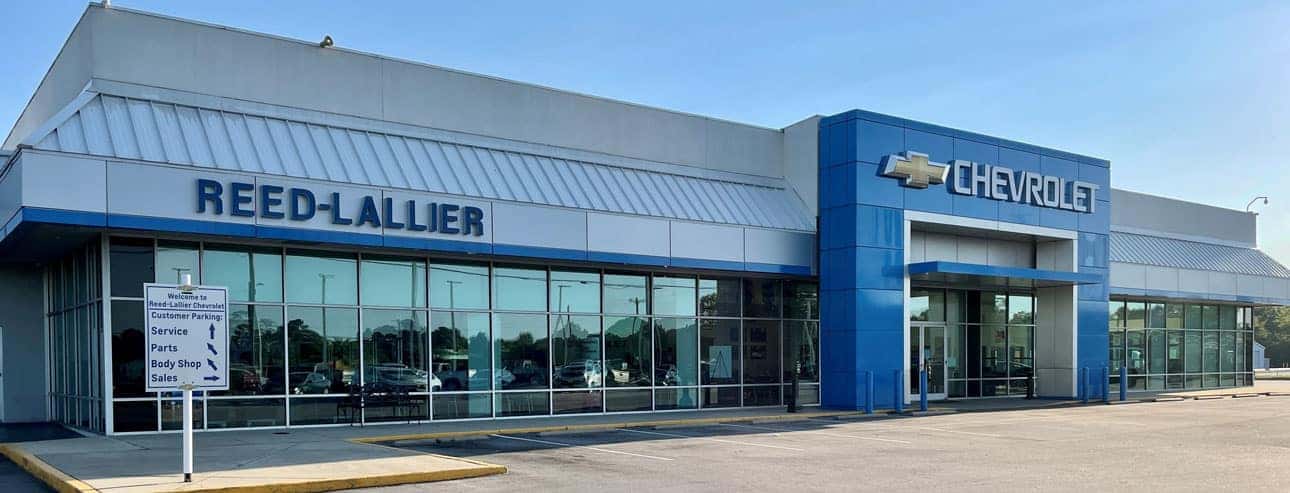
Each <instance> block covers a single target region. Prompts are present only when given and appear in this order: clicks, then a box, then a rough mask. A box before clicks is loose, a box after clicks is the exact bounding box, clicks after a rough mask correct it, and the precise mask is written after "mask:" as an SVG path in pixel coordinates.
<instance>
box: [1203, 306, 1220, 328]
mask: <svg viewBox="0 0 1290 493" xmlns="http://www.w3.org/2000/svg"><path fill="white" fill-rule="evenodd" d="M1201 308H1202V309H1203V310H1204V311H1203V312H1201V328H1203V329H1206V330H1211V329H1217V328H1218V307H1217V306H1215V305H1204V306H1203V307H1201Z"/></svg>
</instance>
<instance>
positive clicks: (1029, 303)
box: [1008, 294, 1035, 324]
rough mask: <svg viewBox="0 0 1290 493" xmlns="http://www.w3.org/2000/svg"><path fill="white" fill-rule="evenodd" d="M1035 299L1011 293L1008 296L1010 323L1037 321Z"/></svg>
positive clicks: (1031, 322)
mask: <svg viewBox="0 0 1290 493" xmlns="http://www.w3.org/2000/svg"><path fill="white" fill-rule="evenodd" d="M1034 303H1035V299H1034V298H1032V297H1030V296H1021V295H1015V294H1014V295H1009V296H1008V323H1010V324H1033V323H1035V307H1034Z"/></svg>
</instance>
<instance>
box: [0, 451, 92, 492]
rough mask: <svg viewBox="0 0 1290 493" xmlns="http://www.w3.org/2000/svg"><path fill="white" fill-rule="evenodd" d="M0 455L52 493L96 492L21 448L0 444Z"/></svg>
mask: <svg viewBox="0 0 1290 493" xmlns="http://www.w3.org/2000/svg"><path fill="white" fill-rule="evenodd" d="M0 455H4V456H5V457H8V458H9V460H11V461H13V463H14V464H17V465H18V467H21V468H23V470H25V471H27V473H28V474H31V475H32V476H34V477H35V478H36V479H39V480H40V481H41V482H43V483H45V484H46V485H48V486H49V487H50V488H52V489H53V490H54V491H57V492H59V493H75V492H81V491H97V490H95V489H94V488H91V487H90V485H88V484H85V482H84V481H81V480H79V479H76V478H73V477H71V476H68V475H67V474H66V473H64V472H63V471H60V470H58V468H56V467H54V466H51V465H49V463H48V462H45V461H43V460H40V459H39V458H37V457H36V456H35V455H33V454H32V453H31V452H28V451H26V450H23V449H22V448H21V447H19V446H16V445H12V444H7V443H6V444H0Z"/></svg>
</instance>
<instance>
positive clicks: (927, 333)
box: [906, 325, 946, 402]
mask: <svg viewBox="0 0 1290 493" xmlns="http://www.w3.org/2000/svg"><path fill="white" fill-rule="evenodd" d="M908 336H909V369H908V370H906V371H907V374H908V378H909V386H908V388H909V400H910V401H911V402H912V401H917V400H918V399H919V391H920V388H919V385H920V384H921V383H922V382H921V381H920V379H919V374H918V372H919V370H921V369H923V368H926V369H927V398H928V399H929V400H941V399H945V397H946V394H945V374H946V373H945V327H944V326H941V325H911V326H910V327H909V329H908Z"/></svg>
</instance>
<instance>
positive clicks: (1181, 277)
mask: <svg viewBox="0 0 1290 493" xmlns="http://www.w3.org/2000/svg"><path fill="white" fill-rule="evenodd" d="M1119 266H1120V264H1112V265H1111V275H1115V269H1117V268H1119ZM1178 290H1179V291H1186V292H1189V293H1205V292H1208V291H1209V273H1208V272H1205V271H1203V270H1192V269H1178Z"/></svg>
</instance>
